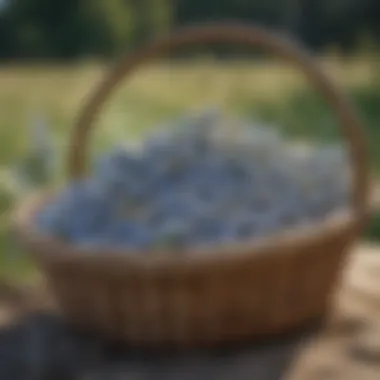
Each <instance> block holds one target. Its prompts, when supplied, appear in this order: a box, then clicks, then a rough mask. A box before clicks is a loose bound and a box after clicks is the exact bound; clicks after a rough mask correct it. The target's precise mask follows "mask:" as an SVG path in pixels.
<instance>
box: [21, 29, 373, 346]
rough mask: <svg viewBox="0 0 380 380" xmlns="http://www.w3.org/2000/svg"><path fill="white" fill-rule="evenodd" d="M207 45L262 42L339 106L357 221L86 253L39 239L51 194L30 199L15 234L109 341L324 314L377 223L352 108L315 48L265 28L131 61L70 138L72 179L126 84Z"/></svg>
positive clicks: (190, 34)
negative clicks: (202, 247)
mask: <svg viewBox="0 0 380 380" xmlns="http://www.w3.org/2000/svg"><path fill="white" fill-rule="evenodd" d="M203 42H206V43H208V42H228V43H232V42H235V43H240V44H246V45H249V46H260V47H264V48H266V49H267V50H269V51H271V52H272V53H275V54H276V55H278V56H280V57H283V58H286V59H288V60H289V61H291V62H292V63H294V64H295V65H296V66H297V67H298V68H299V69H301V71H302V72H303V73H304V74H305V75H306V76H307V78H308V79H309V80H310V81H311V82H312V83H313V84H314V86H315V87H316V88H317V89H318V90H320V92H321V93H322V95H324V97H325V99H326V100H327V101H328V102H329V103H330V105H331V106H332V108H333V109H334V111H335V112H336V114H337V116H338V119H339V121H340V126H341V129H342V132H343V134H344V136H345V137H346V138H347V140H348V143H349V148H350V154H351V159H352V167H353V174H354V194H353V195H354V196H353V207H352V210H350V212H349V214H348V216H347V215H346V216H345V217H344V218H343V217H341V218H338V220H337V221H333V222H331V223H330V221H327V222H326V223H322V224H319V225H316V226H315V231H312V230H308V231H306V230H305V231H303V232H301V231H298V232H297V231H296V232H294V233H293V234H292V235H291V237H290V238H286V239H280V238H278V237H276V238H274V239H272V240H271V242H270V244H267V245H265V244H264V245H258V244H255V243H253V244H252V245H248V246H247V245H245V246H244V247H240V246H238V245H236V246H233V247H230V248H228V249H226V250H225V251H224V252H214V251H210V252H203V253H202V254H199V253H197V254H194V255H193V253H192V252H189V253H188V254H185V255H180V254H178V255H176V254H174V255H173V254H171V255H170V254H169V255H167V254H166V255H165V254H163V255H162V256H160V255H158V256H156V255H154V256H150V255H149V254H144V253H138V254H135V253H131V252H123V253H122V254H121V255H120V252H118V253H117V252H113V251H112V250H108V251H103V252H102V251H96V252H91V253H90V254H86V255H84V254H83V252H78V251H77V249H76V248H75V247H73V246H69V245H66V244H63V243H62V242H59V241H56V240H55V239H53V238H46V237H42V236H40V235H39V234H38V233H37V232H36V231H35V230H34V229H33V215H34V213H35V211H36V210H37V209H38V208H39V207H40V206H41V205H42V204H44V203H46V202H48V201H50V198H49V197H47V196H46V195H43V196H41V197H40V201H38V202H37V201H35V200H28V201H27V202H25V203H24V204H23V205H22V206H21V207H20V209H19V210H18V212H17V213H16V218H15V224H16V230H17V232H18V233H19V236H20V239H21V240H22V241H23V242H24V244H25V246H26V248H27V249H28V250H29V251H30V253H31V254H32V255H33V257H34V258H35V259H36V261H37V262H38V264H39V265H40V266H41V268H42V269H43V271H44V273H45V274H46V277H47V278H48V280H49V282H50V285H51V289H52V291H53V293H54V294H55V296H56V298H57V300H58V303H59V305H60V306H61V310H62V313H63V314H64V315H65V316H66V318H67V319H68V320H69V321H71V322H72V323H74V324H77V325H81V326H84V327H90V328H93V329H95V330H97V331H99V332H102V333H103V334H104V335H105V336H108V337H110V338H114V339H126V340H128V341H129V342H131V343H134V344H138V345H159V344H166V343H168V344H174V345H177V346H188V345H207V344H214V343H221V342H228V341H234V340H238V339H244V338H246V337H248V336H250V337H252V336H257V337H258V336H266V335H271V334H277V333H282V332H285V331H287V330H290V329H293V328H296V327H297V326H301V325H302V324H304V323H306V322H308V321H312V320H314V319H315V318H317V317H320V316H323V314H324V313H325V311H326V308H327V305H328V301H329V296H330V294H331V291H332V290H333V287H334V285H335V283H336V281H337V280H338V279H339V277H338V275H339V271H340V268H341V265H342V264H343V263H344V256H345V253H346V250H347V248H349V246H350V245H351V244H352V243H353V241H354V240H355V238H356V237H357V236H358V234H359V233H360V232H361V230H362V228H363V226H364V222H365V221H366V219H367V213H368V206H367V199H368V188H369V181H368V169H367V156H366V150H365V144H364V139H363V136H362V134H361V128H360V123H359V121H358V119H357V117H356V114H355V112H354V110H353V108H352V107H351V105H350V104H349V102H348V101H347V99H346V98H345V96H344V95H343V94H342V93H340V92H339V91H338V90H337V89H336V88H335V86H334V85H333V84H332V83H331V80H329V79H328V78H327V77H326V76H325V75H324V74H322V71H321V70H320V68H319V67H317V66H316V64H315V63H314V62H313V60H312V59H311V58H310V57H309V55H308V54H306V53H304V52H303V51H302V49H300V48H299V47H297V46H296V45H294V44H293V43H291V42H290V41H287V40H284V39H282V38H280V37H279V36H276V35H273V34H272V33H270V32H268V31H265V30H263V29H261V28H256V27H242V26H236V25H216V26H206V27H198V28H190V29H186V30H184V31H181V32H179V33H177V34H175V35H174V36H173V37H170V38H165V39H163V40H159V41H157V42H155V43H153V44H152V45H150V46H148V47H147V48H146V49H143V50H142V51H140V52H137V53H136V54H135V55H132V56H128V57H126V58H125V59H124V60H122V62H121V64H120V65H118V66H116V67H115V68H114V70H112V71H111V73H110V74H109V76H107V77H106V79H105V81H104V82H102V83H101V84H100V86H99V87H98V88H97V89H96V91H95V92H94V94H93V95H92V96H91V97H90V99H89V102H88V103H87V105H86V106H85V107H84V109H83V110H82V112H81V114H80V115H79V118H78V121H77V124H76V125H75V128H74V129H73V134H72V138H71V144H70V151H69V170H70V176H71V177H72V178H77V177H80V176H82V175H83V174H84V171H85V170H84V169H85V165H84V161H85V160H84V157H85V155H86V146H87V143H86V142H87V137H88V133H89V131H90V127H91V125H92V123H93V121H94V118H95V115H96V113H97V111H98V110H99V109H100V108H101V106H102V105H103V103H104V102H105V101H106V100H107V98H108V96H109V94H110V93H111V91H112V90H113V89H114V87H115V86H116V85H117V84H118V83H119V82H120V80H121V79H122V78H123V77H124V76H125V75H127V74H130V73H131V72H133V70H134V69H136V68H138V67H139V66H140V65H141V64H142V63H145V62H146V61H148V60H150V59H153V58H155V57H157V56H159V55H161V54H162V53H166V52H168V51H170V50H171V49H172V48H175V47H180V46H182V45H191V44H195V43H203Z"/></svg>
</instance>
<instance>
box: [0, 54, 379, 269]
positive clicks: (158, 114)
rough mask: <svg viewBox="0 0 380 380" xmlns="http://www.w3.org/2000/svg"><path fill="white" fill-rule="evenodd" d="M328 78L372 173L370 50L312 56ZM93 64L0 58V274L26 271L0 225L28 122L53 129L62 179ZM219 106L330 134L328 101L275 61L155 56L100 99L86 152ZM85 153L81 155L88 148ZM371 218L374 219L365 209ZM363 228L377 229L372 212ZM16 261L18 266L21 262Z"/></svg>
mask: <svg viewBox="0 0 380 380" xmlns="http://www.w3.org/2000/svg"><path fill="white" fill-rule="evenodd" d="M322 65H323V66H324V68H325V69H326V71H327V72H328V73H329V74H330V76H331V77H332V78H333V79H334V81H335V82H336V83H338V84H339V85H340V86H342V87H343V88H345V89H346V90H347V91H348V92H349V94H350V95H351V97H352V100H353V103H354V104H355V105H356V107H357V108H358V110H359V112H360V116H361V118H362V120H363V122H364V126H365V131H366V133H367V134H368V136H369V142H370V149H371V157H372V167H373V169H374V171H375V172H376V173H379V172H380V149H377V147H379V146H380V128H379V125H380V66H378V67H376V65H375V64H374V61H373V59H372V60H371V59H364V58H355V59H351V60H345V61H343V62H341V61H338V60H333V59H324V60H322ZM106 71H107V67H105V66H104V65H100V64H92V63H91V64H80V65H79V64H78V65H75V66H58V65H56V66H44V65H35V66H32V65H29V66H10V67H0V144H1V146H0V171H1V173H3V174H4V176H3V177H4V178H3V181H2V184H1V192H0V212H1V225H0V256H1V261H0V262H1V263H2V266H1V270H0V274H4V275H11V276H13V275H14V274H17V275H21V274H25V273H29V268H30V266H29V264H28V263H27V261H26V260H25V258H24V257H23V255H19V252H18V250H17V248H16V247H15V246H14V244H12V242H11V240H10V238H9V234H8V225H9V215H10V213H11V211H12V209H13V208H14V205H15V204H16V203H17V197H15V196H14V194H13V193H12V186H10V185H9V183H8V182H9V181H10V180H12V172H10V168H11V167H12V165H13V164H14V163H15V162H16V161H17V160H19V159H20V158H21V157H22V156H23V154H24V153H25V150H26V149H27V147H28V141H29V135H28V133H29V131H28V127H29V124H30V122H31V120H32V119H33V117H35V115H40V114H42V115H44V117H45V119H46V120H47V122H48V125H49V127H50V128H51V130H52V132H53V134H54V141H55V149H56V151H57V156H58V158H60V161H61V163H62V165H61V169H62V170H61V171H62V173H61V171H60V173H59V174H58V175H57V177H58V178H61V179H64V176H62V175H61V174H63V173H65V169H66V168H65V153H66V150H67V147H68V146H69V144H70V141H69V140H68V138H69V132H70V129H71V128H72V125H73V122H74V120H75V117H76V115H77V114H78V111H79V110H80V107H81V106H82V105H83V101H84V100H85V98H86V96H88V95H89V93H90V92H91V91H92V90H93V89H94V87H95V86H96V84H97V83H98V82H99V81H100V80H101V79H102V78H103V75H104V74H105V72H106ZM208 105H210V106H214V105H219V106H221V107H222V108H223V109H226V111H229V112H232V113H236V114H242V115H245V116H248V117H253V118H255V119H258V120H260V121H263V122H268V123H271V124H274V125H278V126H279V128H281V129H283V130H284V132H285V131H286V132H287V133H290V134H292V135H295V136H298V137H301V138H306V139H310V140H312V139H318V140H334V139H337V138H339V137H340V136H339V130H338V125H337V123H336V120H335V119H334V115H333V113H332V112H331V110H330V108H329V106H328V105H327V104H326V103H325V102H324V100H323V99H322V98H320V97H319V96H318V94H316V93H315V92H314V90H313V89H312V88H311V87H310V85H309V84H308V83H307V82H306V81H305V79H304V78H303V77H302V75H301V74H299V73H298V72H297V71H295V70H293V69H291V68H289V67H286V66H284V65H280V64H268V63H266V64H265V63H250V62H229V63H215V62H211V61H207V62H204V61H203V62H200V61H196V62H190V61H189V62H185V63H180V64H179V63H177V64H172V65H169V64H165V63H161V64H155V65H151V66H147V67H144V68H142V69H141V70H140V71H139V72H136V73H135V74H134V75H133V77H131V78H129V79H128V80H125V81H124V82H123V83H122V84H121V85H120V86H119V87H118V89H117V91H116V92H115V93H114V94H113V95H112V97H111V98H110V99H109V101H108V102H107V104H106V105H105V107H104V108H103V109H102V112H101V113H100V114H99V118H98V120H97V123H96V126H95V127H96V128H94V133H93V134H92V136H91V137H92V139H91V141H90V146H91V153H92V154H96V152H97V151H99V150H102V149H106V148H107V147H108V146H109V145H110V144H112V143H116V142H118V141H120V140H121V139H131V140H133V139H138V138H139V136H141V134H143V133H144V132H145V131H147V130H149V129H150V128H152V127H155V128H156V127H157V125H159V124H160V123H164V122H165V120H167V119H170V118H172V117H174V116H176V115H179V114H182V113H186V111H189V109H190V110H191V109H195V108H199V107H202V106H208ZM88 159H89V160H90V159H91V158H90V157H88ZM375 219H376V218H375ZM368 236H370V237H373V238H376V236H379V237H380V222H379V221H377V220H374V222H373V223H372V225H371V226H370V228H369V230H368ZM25 269H26V271H25Z"/></svg>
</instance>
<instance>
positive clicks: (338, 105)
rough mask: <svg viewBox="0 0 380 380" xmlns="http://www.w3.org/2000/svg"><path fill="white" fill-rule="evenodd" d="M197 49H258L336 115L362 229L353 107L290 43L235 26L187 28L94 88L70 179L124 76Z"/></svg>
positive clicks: (360, 149)
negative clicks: (293, 69)
mask: <svg viewBox="0 0 380 380" xmlns="http://www.w3.org/2000/svg"><path fill="white" fill-rule="evenodd" d="M198 43H238V44H244V45H248V46H252V47H257V46H258V47H261V48H264V49H266V50H267V51H269V52H270V53H274V55H276V56H278V57H279V58H283V59H286V60H288V61H290V62H291V63H293V64H294V65H295V66H297V67H298V68H299V69H300V70H301V71H302V72H303V73H304V74H305V76H306V77H307V79H308V80H309V81H310V82H311V83H312V84H313V85H314V86H315V88H316V89H317V90H318V91H319V92H320V93H321V94H322V95H323V96H324V98H325V99H326V100H327V101H328V102H329V103H330V106H331V107H332V108H333V110H334V111H335V113H336V115H337V117H338V119H339V122H340V128H341V132H342V134H343V136H344V137H345V138H346V139H347V140H348V143H349V151H350V158H351V161H352V166H353V171H354V194H353V196H354V197H353V202H354V211H355V214H356V222H357V223H358V225H362V224H363V223H364V222H365V220H366V219H367V216H368V205H367V200H368V198H369V197H368V195H369V169H368V168H369V166H368V157H367V153H366V144H365V139H364V135H363V132H362V128H361V123H360V122H359V120H358V117H357V114H356V112H355V110H354V109H353V107H352V105H351V103H350V102H349V100H348V99H347V98H346V96H345V94H344V93H342V92H341V91H340V90H339V89H338V88H337V87H336V86H335V85H334V84H333V82H332V81H331V79H329V78H328V77H327V76H326V75H325V74H324V73H323V71H322V70H321V68H320V67H319V66H318V65H317V64H316V62H314V60H313V59H312V57H311V56H310V55H309V54H308V53H307V52H306V51H304V49H303V48H302V47H300V46H298V45H297V44H295V43H294V42H293V41H291V40H288V39H284V38H283V37H281V36H279V35H276V34H275V33H272V32H270V31H268V30H265V29H263V28H261V27H256V26H244V25H236V24H214V25H205V26H198V27H188V28H184V29H182V30H180V31H177V32H176V33H174V34H173V35H172V36H171V37H166V38H162V39H159V40H157V41H155V42H153V43H151V44H150V45H148V46H147V47H145V48H144V49H142V50H140V51H138V52H137V53H135V54H132V55H128V56H127V57H125V58H124V59H122V60H121V62H120V63H119V64H118V65H117V66H116V67H115V68H114V69H113V70H111V72H110V73H109V74H108V75H107V76H106V77H105V79H104V80H103V82H101V83H100V85H99V86H98V87H97V88H95V91H94V92H93V93H92V94H91V96H90V98H89V100H88V102H87V103H86V104H85V106H84V108H83V109H82V111H81V112H80V114H79V117H78V119H77V121H76V124H75V126H74V129H73V131H72V135H71V144H70V147H69V157H68V158H69V162H68V164H69V166H68V169H69V175H70V177H71V178H80V177H81V176H83V174H84V172H85V157H86V155H87V139H88V135H89V132H90V130H91V126H92V123H93V122H94V119H95V115H96V114H97V112H98V111H99V110H100V108H101V106H103V104H104V103H105V101H106V100H107V98H108V97H109V95H110V93H111V92H112V90H114V89H115V87H116V86H117V85H118V84H119V82H120V81H121V80H122V79H123V78H124V76H126V75H130V74H132V73H133V72H134V70H136V69H138V68H139V66H140V65H142V64H144V63H146V62H148V61H150V60H152V59H154V58H156V57H159V56H161V55H163V54H166V53H168V52H169V51H171V50H172V49H175V48H178V47H182V46H186V45H194V44H198Z"/></svg>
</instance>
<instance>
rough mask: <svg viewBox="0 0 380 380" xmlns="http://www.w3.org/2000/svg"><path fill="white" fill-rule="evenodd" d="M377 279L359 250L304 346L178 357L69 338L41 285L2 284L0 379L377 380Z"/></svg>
mask: <svg viewBox="0 0 380 380" xmlns="http://www.w3.org/2000/svg"><path fill="white" fill-rule="evenodd" d="M379 273H380V250H379V248H378V247H377V246H371V245H361V246H358V247H357V248H356V249H355V250H354V252H353V253H352V255H351V256H350V257H349V260H348V262H347V265H346V267H345V270H344V275H343V278H342V282H341V284H340V286H339V287H338V291H337V293H336V295H335V297H334V306H333V308H332V312H331V316H330V318H329V320H328V323H327V325H326V326H325V327H324V328H323V329H322V330H321V331H319V332H318V333H316V332H314V333H313V334H312V339H311V341H310V340H309V337H306V335H304V334H301V335H294V336H293V337H290V338H288V339H286V340H282V341H278V342H273V343H271V344H266V345H264V346H263V345H256V346H246V347H240V348H237V347H235V349H233V348H230V349H228V350H226V349H225V350H218V351H208V352H202V353H200V352H198V353H197V352H192V353H188V354H182V355H180V354H178V353H173V352H172V353H168V352H167V353H163V352H160V353H158V355H157V354H153V353H147V352H141V351H140V352H138V351H136V350H135V349H132V348H131V347H129V348H128V347H125V346H124V347H121V346H117V345H113V344H109V343H105V342H101V341H99V340H98V339H96V338H95V337H93V336H89V335H85V334H83V333H82V334H79V333H78V332H74V331H72V330H71V329H69V328H68V327H67V326H65V325H64V324H62V322H61V321H60V320H59V318H56V317H54V316H53V315H51V314H49V313H48V314H47V313H41V312H39V311H38V310H39V309H46V308H48V307H51V305H52V303H51V299H50V297H49V296H48V294H47V293H46V292H45V290H43V289H44V288H43V286H40V287H36V288H33V289H32V288H27V289H22V288H19V287H13V286H11V285H9V284H7V285H4V286H2V287H1V286H0V317H1V321H0V322H1V324H2V326H3V327H2V328H0V379H7V380H8V379H9V380H13V379H14V380H18V379H20V380H25V379H31V380H39V379H43V380H45V379H57V380H60V379H62V380H66V379H67V380H69V379H81V380H86V379H87V380H91V379H93V380H107V379H125V378H128V379H130V380H137V379H138V380H143V379H144V380H145V379H158V380H160V379H165V380H171V379H183V380H192V379H194V380H195V379H197V380H198V379H199V380H202V379H210V380H212V379H221V380H223V379H226V380H227V379H234V380H245V379H247V380H248V379H254V380H260V379H263V380H265V379H268V380H275V379H280V378H281V379H285V380H330V379H331V380H358V379H360V380H378V379H379V373H380V276H378V274H379ZM23 315H24V316H25V317H24V318H22V316H23ZM16 317H17V319H15V318H16ZM20 318H21V319H20ZM10 321H14V322H16V321H18V322H17V323H14V324H11V325H10V324H9V323H10ZM291 359H293V360H292V365H291V366H290V368H288V364H289V362H290V361H291ZM281 376H282V377H281Z"/></svg>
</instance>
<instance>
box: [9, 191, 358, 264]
mask: <svg viewBox="0 0 380 380" xmlns="http://www.w3.org/2000/svg"><path fill="white" fill-rule="evenodd" d="M51 199H52V193H51V192H46V191H41V192H38V193H35V194H32V195H31V196H29V197H27V198H26V199H25V200H24V201H23V202H22V203H21V205H20V206H19V207H18V209H17V210H16V212H15V214H14V215H13V227H14V231H15V233H16V234H17V236H18V237H19V238H20V239H21V241H23V242H24V243H26V244H27V246H28V247H29V248H31V249H32V254H33V255H34V256H36V257H37V258H38V259H42V260H43V261H45V262H46V261H47V262H58V263H65V262H66V263H78V264H84V265H90V266H91V265H92V264H94V265H102V266H103V265H104V266H111V267H112V266H116V267H117V266H119V265H122V266H123V265H124V266H125V265H129V266H130V267H143V268H148V267H162V268H170V267H175V268H178V267H181V266H185V267H189V266H192V265H204V264H206V263H207V264H217V263H225V264H228V263H231V261H232V262H233V261H235V260H238V259H244V258H245V257H247V255H250V256H252V255H255V256H257V258H260V257H262V256H263V255H265V256H268V255H275V254H288V253H291V252H292V251H293V250H294V248H295V247H300V246H305V247H307V246H308V245H310V244H312V242H314V241H318V240H320V239H326V238H328V237H329V236H331V237H333V236H337V235H340V234H342V233H345V232H347V230H353V231H354V230H355V227H356V222H355V221H356V219H355V215H354V212H353V211H352V210H349V209H346V210H341V211H339V212H335V213H332V214H331V215H330V216H329V217H328V218H327V219H325V220H323V221H318V222H315V223H313V224H310V225H306V226H300V227H296V228H292V229H289V230H287V231H284V232H283V233H280V234H277V235H274V236H268V237H262V238H261V237H260V238H254V239H252V240H248V241H245V242H242V243H233V244H230V245H223V246H216V245H212V246H210V247H204V248H189V249H187V250H181V251H180V254H173V253H174V252H173V251H171V250H165V251H164V250H162V251H161V250H150V251H146V252H141V250H126V249H120V248H112V247H109V248H108V247H107V248H104V247H99V248H93V247H91V248H87V247H86V248H84V247H76V246H74V245H72V244H69V243H65V242H62V241H59V240H58V239H56V238H54V237H51V236H47V235H44V234H43V233H41V232H40V231H38V230H37V229H36V228H35V224H34V223H33V218H34V216H35V213H36V212H38V210H39V209H40V208H41V207H43V206H44V205H46V203H48V202H49V200H51ZM177 251H178V250H177Z"/></svg>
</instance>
